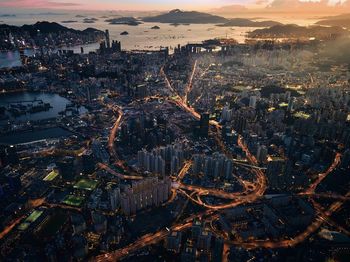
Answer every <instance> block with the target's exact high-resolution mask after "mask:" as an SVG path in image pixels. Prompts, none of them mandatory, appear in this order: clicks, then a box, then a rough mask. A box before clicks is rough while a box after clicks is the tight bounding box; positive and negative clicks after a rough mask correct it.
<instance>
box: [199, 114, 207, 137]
mask: <svg viewBox="0 0 350 262" xmlns="http://www.w3.org/2000/svg"><path fill="white" fill-rule="evenodd" d="M208 133H209V114H208V113H203V114H201V119H200V121H199V135H200V136H201V137H208Z"/></svg>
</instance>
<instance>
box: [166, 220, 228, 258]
mask: <svg viewBox="0 0 350 262" xmlns="http://www.w3.org/2000/svg"><path fill="white" fill-rule="evenodd" d="M186 235H187V238H186V239H185V237H184V236H186ZM184 240H186V241H184ZM165 246H166V248H167V250H169V251H172V252H174V253H180V252H181V254H180V257H181V261H197V260H198V261H214V262H216V261H218V262H219V261H222V253H223V246H224V242H223V240H222V239H221V238H218V237H214V236H213V234H212V233H211V232H210V231H208V230H206V228H205V226H204V225H203V223H202V222H201V221H198V220H197V221H194V223H193V226H192V228H191V232H190V234H182V233H181V232H178V231H173V232H171V233H170V234H169V236H168V237H167V239H166V241H165ZM181 250H182V251H181Z"/></svg>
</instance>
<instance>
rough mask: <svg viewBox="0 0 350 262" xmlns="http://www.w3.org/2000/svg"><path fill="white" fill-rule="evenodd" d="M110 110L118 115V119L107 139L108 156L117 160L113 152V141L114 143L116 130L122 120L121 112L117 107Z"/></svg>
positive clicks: (115, 153)
mask: <svg viewBox="0 0 350 262" xmlns="http://www.w3.org/2000/svg"><path fill="white" fill-rule="evenodd" d="M112 109H113V111H114V112H116V113H118V118H117V120H116V121H115V123H114V125H113V127H112V129H111V132H110V135H109V138H108V149H109V153H110V155H111V156H112V157H114V158H115V159H117V158H118V156H117V151H116V150H115V145H114V141H115V138H116V136H117V132H118V128H119V126H120V123H121V121H122V118H123V111H122V110H121V108H119V107H118V106H113V108H112Z"/></svg>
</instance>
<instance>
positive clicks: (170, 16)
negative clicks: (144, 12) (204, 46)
mask: <svg viewBox="0 0 350 262" xmlns="http://www.w3.org/2000/svg"><path fill="white" fill-rule="evenodd" d="M142 20H143V21H145V22H156V23H169V24H171V23H174V24H175V23H179V24H183V23H188V24H218V23H227V22H228V20H227V19H226V18H224V17H221V16H216V15H211V14H207V13H200V12H195V11H181V10H179V9H175V10H172V11H170V12H169V13H166V14H161V15H157V16H152V17H144V18H143V19H142Z"/></svg>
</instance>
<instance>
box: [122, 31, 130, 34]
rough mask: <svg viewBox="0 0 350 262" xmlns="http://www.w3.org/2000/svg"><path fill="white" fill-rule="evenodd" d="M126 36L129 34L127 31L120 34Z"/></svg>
mask: <svg viewBox="0 0 350 262" xmlns="http://www.w3.org/2000/svg"><path fill="white" fill-rule="evenodd" d="M128 34H129V32H127V31H124V32H121V33H120V35H128Z"/></svg>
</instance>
